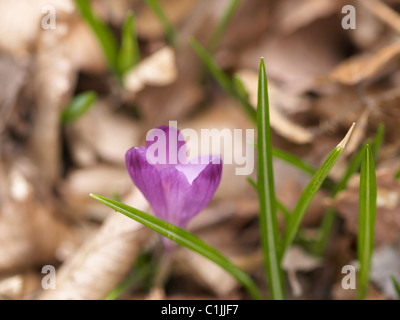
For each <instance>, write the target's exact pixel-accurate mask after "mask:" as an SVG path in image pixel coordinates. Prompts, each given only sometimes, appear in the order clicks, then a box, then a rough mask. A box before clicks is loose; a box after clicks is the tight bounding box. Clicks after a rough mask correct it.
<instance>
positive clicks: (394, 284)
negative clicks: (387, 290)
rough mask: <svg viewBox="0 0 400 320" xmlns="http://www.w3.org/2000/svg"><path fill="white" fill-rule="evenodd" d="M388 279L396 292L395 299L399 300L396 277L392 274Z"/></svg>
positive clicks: (398, 284)
mask: <svg viewBox="0 0 400 320" xmlns="http://www.w3.org/2000/svg"><path fill="white" fill-rule="evenodd" d="M390 279H391V280H392V283H393V287H394V290H395V291H396V294H397V299H400V283H399V282H398V281H397V279H396V277H395V276H394V275H392V274H391V275H390Z"/></svg>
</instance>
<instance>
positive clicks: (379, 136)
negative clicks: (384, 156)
mask: <svg viewBox="0 0 400 320" xmlns="http://www.w3.org/2000/svg"><path fill="white" fill-rule="evenodd" d="M384 135H385V124H384V123H380V124H379V126H378V130H376V134H375V139H374V141H373V142H372V144H371V150H372V154H373V155H374V159H375V161H376V159H377V157H378V153H379V149H380V148H381V145H382V142H383V138H384Z"/></svg>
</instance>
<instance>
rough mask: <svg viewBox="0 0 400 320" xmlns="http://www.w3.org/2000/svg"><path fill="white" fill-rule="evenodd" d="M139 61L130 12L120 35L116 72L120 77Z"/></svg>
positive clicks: (133, 21) (133, 24)
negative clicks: (117, 71)
mask: <svg viewBox="0 0 400 320" xmlns="http://www.w3.org/2000/svg"><path fill="white" fill-rule="evenodd" d="M139 59H140V50H139V44H138V40H137V36H136V28H135V18H134V15H133V13H132V12H130V13H129V14H128V15H127V16H126V19H125V22H124V26H123V27H122V33H121V48H120V49H119V52H118V70H119V73H120V74H121V75H124V74H125V73H126V72H127V71H129V70H130V69H132V68H133V67H134V66H135V65H136V64H137V63H138V62H139Z"/></svg>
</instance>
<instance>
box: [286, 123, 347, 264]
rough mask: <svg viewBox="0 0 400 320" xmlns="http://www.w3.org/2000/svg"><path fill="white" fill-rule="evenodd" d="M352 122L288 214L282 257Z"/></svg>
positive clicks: (339, 152) (341, 148) (343, 144)
mask: <svg viewBox="0 0 400 320" xmlns="http://www.w3.org/2000/svg"><path fill="white" fill-rule="evenodd" d="M353 128H354V123H353V125H352V126H351V128H350V130H349V132H348V133H347V134H346V136H345V137H344V139H343V140H342V141H341V142H340V143H339V144H338V145H337V146H336V148H335V149H334V150H333V151H332V152H331V153H330V154H329V156H328V157H327V158H326V160H325V162H324V163H323V164H322V166H321V167H320V168H319V169H318V170H317V172H316V173H315V174H314V176H313V177H312V178H311V180H310V182H309V183H308V185H307V186H306V188H305V189H304V191H303V193H302V194H301V196H300V198H299V200H298V202H297V204H296V207H295V208H294V210H293V212H292V214H291V215H290V219H289V221H288V224H287V225H286V228H285V233H284V236H283V244H282V257H283V255H284V253H285V252H286V250H287V249H288V248H289V246H290V245H291V244H292V241H293V239H294V237H295V235H296V233H297V230H298V229H299V226H300V223H301V220H302V219H303V217H304V214H305V213H306V210H307V209H308V207H309V205H310V203H311V201H312V199H313V198H314V196H315V194H316V193H317V191H318V190H319V189H320V187H321V185H322V183H323V181H324V180H325V178H326V177H327V175H328V173H329V172H330V171H331V169H332V167H333V166H334V164H335V163H336V161H337V160H338V159H339V157H340V155H341V154H342V152H343V150H344V148H345V147H346V144H347V141H348V140H349V138H350V136H351V132H352V131H353Z"/></svg>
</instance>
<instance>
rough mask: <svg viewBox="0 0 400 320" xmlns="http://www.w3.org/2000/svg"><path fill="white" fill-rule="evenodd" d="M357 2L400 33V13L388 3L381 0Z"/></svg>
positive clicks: (359, 0) (358, 0)
mask: <svg viewBox="0 0 400 320" xmlns="http://www.w3.org/2000/svg"><path fill="white" fill-rule="evenodd" d="M357 3H358V4H359V5H360V6H363V7H364V8H366V9H368V10H369V11H370V12H371V13H373V14H375V15H376V16H377V17H378V18H379V19H381V20H382V21H383V22H385V23H387V24H388V25H389V26H390V27H391V28H393V30H395V31H396V32H398V33H400V15H399V13H398V12H396V11H395V10H393V9H392V8H391V7H389V6H388V5H387V4H386V3H384V2H382V1H379V0H362V1H361V0H357Z"/></svg>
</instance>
